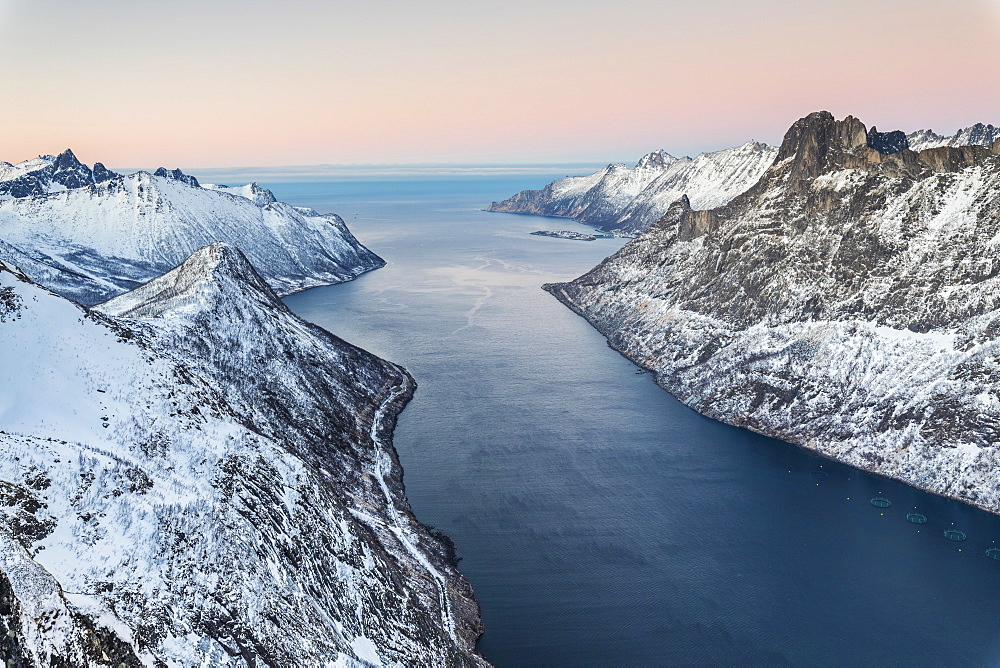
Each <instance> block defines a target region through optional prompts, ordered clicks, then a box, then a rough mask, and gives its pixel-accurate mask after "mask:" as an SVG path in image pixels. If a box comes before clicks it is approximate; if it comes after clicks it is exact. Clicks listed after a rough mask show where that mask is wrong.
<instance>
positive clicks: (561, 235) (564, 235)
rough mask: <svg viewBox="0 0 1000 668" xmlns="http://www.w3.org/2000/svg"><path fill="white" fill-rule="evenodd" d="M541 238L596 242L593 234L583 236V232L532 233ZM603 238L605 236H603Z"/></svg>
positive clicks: (554, 231) (550, 231) (543, 231)
mask: <svg viewBox="0 0 1000 668" xmlns="http://www.w3.org/2000/svg"><path fill="white" fill-rule="evenodd" d="M532 234H535V235H537V236H540V237H555V238H556V239H573V240H574V241H596V240H597V237H596V236H595V235H593V234H583V233H582V232H570V231H569V230H539V231H538V232H532ZM602 236H603V235H602Z"/></svg>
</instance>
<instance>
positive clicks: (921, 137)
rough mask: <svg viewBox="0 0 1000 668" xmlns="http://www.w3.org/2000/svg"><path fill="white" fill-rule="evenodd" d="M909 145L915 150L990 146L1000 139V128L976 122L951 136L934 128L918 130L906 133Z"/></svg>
mask: <svg viewBox="0 0 1000 668" xmlns="http://www.w3.org/2000/svg"><path fill="white" fill-rule="evenodd" d="M906 139H907V141H908V143H909V147H910V149H911V150H913V151H923V150H925V149H928V148H937V147H939V146H989V145H991V144H992V143H993V142H995V141H996V140H998V139H1000V128H998V127H996V126H993V125H983V124H982V123H976V124H975V125H973V126H970V127H967V128H962V129H961V130H959V131H958V132H956V133H955V134H953V135H952V136H950V137H944V136H942V135H939V134H937V133H935V132H934V131H933V130H917V131H916V132H911V133H910V134H908V135H906Z"/></svg>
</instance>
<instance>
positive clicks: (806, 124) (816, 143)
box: [775, 111, 868, 180]
mask: <svg viewBox="0 0 1000 668" xmlns="http://www.w3.org/2000/svg"><path fill="white" fill-rule="evenodd" d="M867 145H868V129H867V128H866V127H865V124H864V123H862V122H861V121H859V120H858V119H857V118H855V117H854V116H848V117H847V118H845V119H844V120H842V121H838V120H836V119H835V118H834V117H833V114H831V113H830V112H829V111H815V112H813V113H811V114H809V115H808V116H806V117H805V118H800V119H799V120H797V121H796V122H795V123H793V124H792V127H790V128H789V129H788V132H786V133H785V137H784V139H783V140H782V142H781V147H780V148H779V149H778V157H777V160H776V161H775V164H776V165H777V164H778V163H781V162H783V161H784V160H788V159H791V161H792V164H791V169H790V175H791V176H792V178H797V179H801V180H806V179H809V180H812V179H815V178H816V177H817V176H819V175H820V174H822V173H824V172H826V171H829V170H830V168H831V167H836V166H839V164H840V163H841V162H842V161H843V157H842V156H843V155H844V154H845V153H853V152H854V151H855V150H856V149H858V148H861V147H866V146H867Z"/></svg>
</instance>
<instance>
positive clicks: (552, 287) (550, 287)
mask: <svg viewBox="0 0 1000 668" xmlns="http://www.w3.org/2000/svg"><path fill="white" fill-rule="evenodd" d="M564 285H565V284H563V283H546V284H544V285H543V286H542V290H545V291H546V292H548V293H549V294H550V295H552V296H553V297H554V298H555V299H556V300H558V301H559V302H560V303H561V304H563V306H566V307H567V308H568V309H570V310H571V311H573V312H574V313H576V314H577V315H578V316H580V317H581V318H583V319H584V320H585V321H586V322H587V324H589V325H590V326H591V327H593V328H594V329H595V330H597V331H598V332H599V333H600V334H601V336H603V337H604V341H605V343H606V344H607V346H608V348H611V349H612V350H614V351H615V352H616V353H618V354H619V355H621V356H622V357H624V358H625V359H627V360H628V361H629V362H630V363H631V364H634V365H635V366H636V367H638V368H639V369H642V370H643V371H647V372H649V373H651V374H652V375H653V382H655V383H656V385H657V386H658V387H659V388H660V389H662V390H663V391H664V392H666V393H667V394H669V395H670V396H671V397H673V398H674V399H675V400H677V402H678V403H680V404H682V405H684V406H685V407H686V408H688V409H690V410H692V411H694V412H695V413H697V414H698V415H702V416H704V417H707V418H709V419H712V420H715V421H716V422H721V423H722V424H727V425H729V426H732V427H737V428H739V429H746V430H747V431H750V432H753V433H755V434H760V435H761V436H766V437H768V438H773V439H775V440H777V441H781V442H782V443H788V444H789V445H792V446H795V447H796V448H799V449H800V450H804V451H805V452H808V453H810V454H814V455H816V456H818V457H821V458H823V459H826V460H828V461H831V462H836V463H838V464H843V465H844V466H849V467H851V468H853V469H855V470H858V471H863V472H865V473H870V474H872V475H875V476H878V477H880V478H885V479H886V480H893V481H895V482H900V483H903V484H904V485H907V486H909V487H912V488H913V489H916V490H918V491H920V492H924V493H926V494H931V495H933V496H937V497H940V498H943V499H948V500H950V501H956V502H958V503H961V504H963V505H965V506H968V507H970V508H975V509H976V510H981V511H983V512H986V513H989V514H990V515H994V516H998V517H1000V508H991V507H989V506H987V505H984V504H979V503H975V502H973V501H971V500H969V499H963V498H961V497H958V496H953V495H950V494H944V493H942V492H939V491H936V490H933V489H930V488H927V487H924V486H921V485H918V484H916V483H914V482H911V481H909V480H906V479H904V478H901V477H896V476H892V475H888V474H886V473H884V472H882V471H878V470H875V469H869V468H865V467H862V466H858V465H857V464H854V463H852V462H849V461H845V460H843V459H838V458H837V457H834V456H832V455H830V454H827V453H825V452H823V451H822V450H821V449H819V448H815V447H810V446H809V445H807V444H805V443H800V442H798V441H795V440H792V439H790V438H785V437H782V436H779V435H776V434H773V433H768V432H766V431H763V430H761V429H757V428H755V427H754V426H752V425H750V424H741V423H740V422H738V421H737V420H731V419H727V418H726V417H725V416H722V415H717V414H713V413H708V412H704V411H701V410H698V409H697V408H694V407H693V406H691V405H690V404H688V403H687V402H685V401H684V400H683V399H681V398H680V397H679V396H677V395H676V394H675V393H674V392H672V391H671V390H670V389H669V388H667V387H666V386H665V384H664V383H663V382H661V374H659V373H658V372H657V371H656V369H653V368H651V367H647V366H645V365H643V364H642V363H640V362H638V361H636V360H634V359H632V357H630V356H629V354H628V352H626V351H624V350H622V349H621V348H618V347H617V346H615V345H614V344H613V343H612V342H611V339H610V338H609V337H608V334H607V333H606V332H605V331H604V330H602V329H601V328H600V327H597V326H596V325H595V324H594V323H593V321H591V319H590V318H588V317H587V316H586V315H585V314H584V313H583V311H582V310H581V309H580V308H578V307H577V306H576V304H574V303H573V302H572V301H571V300H570V299H568V298H567V297H566V296H565V294H564V293H562V287H563V286H564Z"/></svg>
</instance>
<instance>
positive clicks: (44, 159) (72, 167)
mask: <svg viewBox="0 0 1000 668" xmlns="http://www.w3.org/2000/svg"><path fill="white" fill-rule="evenodd" d="M98 164H100V163H98ZM96 166H97V165H95V167H96ZM100 168H101V169H100V173H101V180H107V179H109V178H113V177H115V176H117V174H115V173H114V172H112V171H109V170H108V169H107V168H106V167H104V165H100ZM99 182H100V181H99V180H97V179H96V177H95V175H94V171H93V170H91V169H90V168H89V167H87V165H85V164H83V163H82V162H80V161H79V160H78V159H77V157H76V155H75V154H74V153H73V151H72V150H71V149H66V150H65V151H63V152H62V153H60V154H59V155H40V156H38V157H37V158H35V159H33V160H25V161H24V162H20V163H18V164H16V165H12V164H10V163H6V162H5V163H2V164H0V196H7V197H15V198H19V197H32V196H34V195H45V194H48V193H52V192H58V191H61V190H72V189H76V188H83V187H86V186H89V185H92V184H94V183H99Z"/></svg>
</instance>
